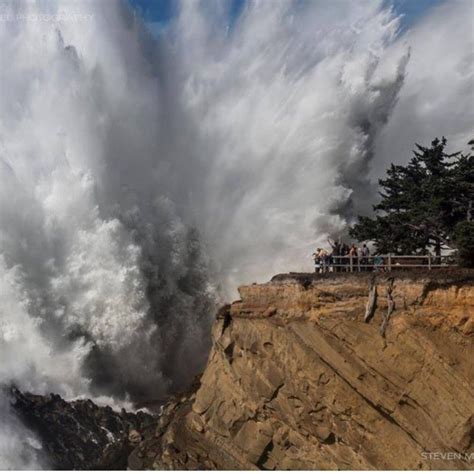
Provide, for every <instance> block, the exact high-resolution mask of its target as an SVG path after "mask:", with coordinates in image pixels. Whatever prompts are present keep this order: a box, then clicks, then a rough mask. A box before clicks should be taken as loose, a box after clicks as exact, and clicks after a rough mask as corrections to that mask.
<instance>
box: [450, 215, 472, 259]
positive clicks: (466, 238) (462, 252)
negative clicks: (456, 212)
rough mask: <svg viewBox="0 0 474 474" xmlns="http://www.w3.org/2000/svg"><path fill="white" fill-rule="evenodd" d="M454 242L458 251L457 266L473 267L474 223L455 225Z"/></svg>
mask: <svg viewBox="0 0 474 474" xmlns="http://www.w3.org/2000/svg"><path fill="white" fill-rule="evenodd" d="M454 242H455V244H456V247H457V249H458V258H459V264H460V265H461V266H463V267H470V268H472V267H474V221H463V222H459V224H457V225H456V227H455V230H454Z"/></svg>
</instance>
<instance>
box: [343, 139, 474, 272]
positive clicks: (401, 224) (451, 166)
mask: <svg viewBox="0 0 474 474" xmlns="http://www.w3.org/2000/svg"><path fill="white" fill-rule="evenodd" d="M446 145H447V140H446V138H444V137H443V138H442V139H441V140H439V139H438V138H436V139H435V140H434V141H433V142H432V143H431V147H424V146H421V145H418V144H417V145H416V150H415V151H414V156H413V158H412V159H411V160H410V162H409V163H408V164H407V165H406V166H403V165H395V164H392V165H391V166H390V168H389V169H388V170H387V176H386V177H385V178H384V179H380V180H379V184H380V187H381V192H380V196H381V198H382V199H381V201H380V202H379V203H378V204H377V205H375V206H374V211H375V213H376V215H375V217H373V218H370V217H366V216H359V221H358V223H356V224H355V225H354V226H353V227H352V228H351V229H350V234H351V236H352V237H354V238H357V239H358V240H359V241H363V240H370V241H373V242H374V243H375V246H376V247H377V250H378V251H379V252H382V253H388V252H392V253H398V254H426V252H427V251H428V250H429V249H434V251H435V253H436V255H440V254H441V251H442V250H443V249H453V248H456V249H458V251H459V257H460V258H461V263H462V264H464V265H472V264H473V261H474V245H473V239H474V237H473V236H472V235H473V232H472V228H473V224H472V220H473V218H474V156H472V155H471V154H468V155H465V154H462V153H461V152H457V153H452V154H447V153H446V151H445V149H446Z"/></svg>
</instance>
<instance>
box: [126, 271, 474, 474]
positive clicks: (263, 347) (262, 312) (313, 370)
mask: <svg viewBox="0 0 474 474" xmlns="http://www.w3.org/2000/svg"><path fill="white" fill-rule="evenodd" d="M239 292H240V296H241V299H240V300H239V301H236V302H234V303H233V304H232V305H229V306H226V307H224V308H222V309H221V311H220V312H219V314H218V316H217V319H216V322H215V324H214V327H213V330H212V336H213V348H212V351H211V353H210V356H209V361H208V365H207V367H206V369H205V371H204V373H203V375H202V377H201V380H200V384H199V386H198V387H197V388H195V389H192V390H191V391H190V392H189V393H187V394H183V395H182V396H178V397H174V398H173V399H172V400H171V401H170V402H169V403H168V404H167V405H165V407H164V409H163V414H162V416H161V418H160V422H159V423H158V425H157V426H156V428H154V429H152V430H150V431H149V433H148V434H145V436H144V440H143V441H142V442H141V443H140V444H139V445H138V446H137V447H136V448H135V449H134V451H133V452H132V454H131V455H130V457H129V467H130V468H132V469H196V468H203V469H468V468H472V467H473V466H474V454H472V453H474V388H473V375H474V341H473V339H474V274H473V273H469V272H461V271H459V272H454V273H452V274H446V273H443V272H438V273H431V274H428V275H426V274H425V275H410V274H403V273H400V274H396V273H391V274H390V275H389V276H388V274H387V275H385V274H379V275H377V276H376V277H375V279H374V277H373V276H372V275H369V274H367V275H360V274H359V275H352V274H335V275H324V276H318V275H305V274H289V275H279V276H277V277H275V278H274V279H273V280H272V281H271V282H269V283H267V284H261V285H250V286H243V287H241V288H239Z"/></svg>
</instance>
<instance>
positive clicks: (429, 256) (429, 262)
mask: <svg viewBox="0 0 474 474" xmlns="http://www.w3.org/2000/svg"><path fill="white" fill-rule="evenodd" d="M428 270H431V254H430V253H429V254H428Z"/></svg>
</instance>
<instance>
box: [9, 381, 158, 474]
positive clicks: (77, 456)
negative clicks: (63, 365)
mask: <svg viewBox="0 0 474 474" xmlns="http://www.w3.org/2000/svg"><path fill="white" fill-rule="evenodd" d="M11 398H12V405H13V407H14V409H15V410H16V411H17V413H18V414H19V415H20V416H21V418H22V419H23V421H24V422H25V424H26V425H27V426H28V427H29V428H31V429H32V430H33V431H35V432H36V433H37V434H38V437H39V439H40V440H41V444H42V448H43V450H44V452H45V454H46V456H47V458H48V461H49V463H50V466H51V468H53V469H67V470H72V469H81V470H88V469H126V468H127V463H128V456H129V454H130V452H131V451H132V450H133V449H134V448H135V447H136V446H137V445H138V444H139V443H140V442H141V441H142V437H143V435H145V434H146V433H147V429H148V427H149V426H150V425H152V424H153V423H154V422H155V419H154V418H153V417H152V416H150V415H148V414H146V413H143V412H138V413H128V412H126V411H125V410H122V412H121V413H118V412H115V411H113V410H112V409H111V408H110V407H99V406H97V405H96V404H95V403H93V402H92V401H90V400H76V401H72V402H66V401H65V400H63V399H62V398H61V397H60V396H59V395H54V394H51V395H48V396H39V395H32V394H29V393H22V392H20V391H19V390H16V389H12V390H11Z"/></svg>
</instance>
